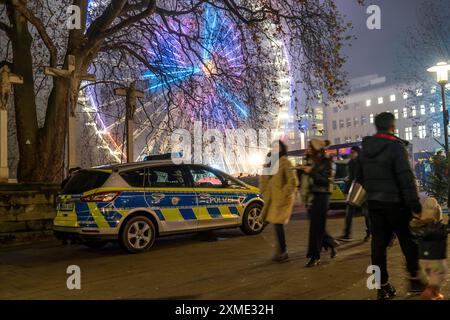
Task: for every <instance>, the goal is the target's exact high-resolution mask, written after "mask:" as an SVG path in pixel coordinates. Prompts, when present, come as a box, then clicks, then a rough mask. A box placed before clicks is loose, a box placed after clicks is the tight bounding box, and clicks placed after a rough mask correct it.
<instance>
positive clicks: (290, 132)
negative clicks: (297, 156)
mask: <svg viewBox="0 0 450 320" xmlns="http://www.w3.org/2000/svg"><path fill="white" fill-rule="evenodd" d="M294 139H295V131H289V140H294Z"/></svg>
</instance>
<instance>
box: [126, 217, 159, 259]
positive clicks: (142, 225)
mask: <svg viewBox="0 0 450 320" xmlns="http://www.w3.org/2000/svg"><path fill="white" fill-rule="evenodd" d="M155 234H156V232H155V225H154V224H153V222H152V221H151V220H150V219H148V218H147V217H144V216H137V217H134V218H131V219H130V220H128V221H127V222H126V224H125V226H124V227H123V229H122V232H121V235H120V244H121V246H122V247H123V248H124V249H125V250H126V251H128V252H130V253H140V252H144V251H147V250H148V249H150V248H151V247H152V245H153V243H154V242H155Z"/></svg>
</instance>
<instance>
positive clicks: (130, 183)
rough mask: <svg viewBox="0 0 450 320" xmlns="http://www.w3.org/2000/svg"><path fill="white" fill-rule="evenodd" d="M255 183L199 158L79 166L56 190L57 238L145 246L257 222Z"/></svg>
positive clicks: (259, 226) (258, 225)
mask: <svg viewBox="0 0 450 320" xmlns="http://www.w3.org/2000/svg"><path fill="white" fill-rule="evenodd" d="M262 207H263V201H262V199H261V197H260V194H259V190H258V188H256V187H252V186H249V185H247V184H245V183H244V182H241V181H239V180H237V179H235V178H233V177H231V176H229V175H227V174H226V173H223V172H221V171H219V170H216V169H213V168H211V167H208V166H204V165H188V164H180V165H175V164H173V162H172V161H170V160H157V161H155V160H154V161H144V162H140V163H129V164H121V165H112V166H105V167H97V168H92V169H86V170H79V171H77V172H75V174H74V175H73V176H72V177H71V178H70V180H69V181H68V182H67V184H66V185H65V187H64V189H63V190H62V194H61V195H60V196H59V197H58V204H57V216H56V218H55V219H54V232H55V235H56V237H57V238H58V239H61V240H63V241H67V240H71V241H75V242H81V243H83V244H85V245H87V246H89V247H101V246H103V245H104V244H106V243H107V242H108V241H112V240H116V241H119V243H120V245H121V246H122V248H123V249H125V250H126V251H128V252H130V253H139V252H143V251H146V250H148V249H150V248H151V247H152V245H153V243H154V241H155V238H156V237H159V236H165V235H171V234H178V233H187V232H197V231H202V230H211V229H222V228H233V227H240V228H241V229H242V231H243V232H244V233H246V234H249V235H254V234H258V233H260V232H261V231H262V230H263V228H264V222H263V221H262V218H261V209H262Z"/></svg>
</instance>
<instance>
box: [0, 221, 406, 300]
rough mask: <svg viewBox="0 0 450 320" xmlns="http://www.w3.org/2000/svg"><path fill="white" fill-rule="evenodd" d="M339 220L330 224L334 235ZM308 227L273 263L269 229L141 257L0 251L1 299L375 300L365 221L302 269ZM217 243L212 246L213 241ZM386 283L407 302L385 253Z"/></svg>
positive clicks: (168, 244) (294, 224) (399, 271)
mask: <svg viewBox="0 0 450 320" xmlns="http://www.w3.org/2000/svg"><path fill="white" fill-rule="evenodd" d="M343 222H344V221H343V219H342V217H334V218H331V219H329V221H328V226H329V228H328V229H329V231H330V232H331V234H333V235H336V236H337V235H339V234H340V233H341V230H342V227H343ZM307 223H308V221H307V220H305V219H304V218H303V216H302V215H299V214H296V215H294V216H293V219H292V220H291V223H290V224H289V225H288V226H287V230H286V232H287V243H288V247H289V253H290V257H291V258H290V260H289V261H288V262H285V263H281V264H278V263H274V262H272V261H271V260H270V258H271V256H272V254H273V251H274V240H275V239H274V233H273V230H272V226H269V227H268V228H266V230H264V232H263V233H262V234H260V235H257V236H244V235H243V234H242V233H241V232H240V230H239V229H230V230H222V231H214V232H213V235H214V238H213V239H211V238H210V237H205V236H202V235H198V234H197V235H195V234H193V235H180V236H172V237H166V238H162V239H159V240H157V242H156V244H155V246H154V248H153V249H152V250H151V251H149V252H147V253H144V254H139V255H129V254H125V253H123V252H122V251H121V250H120V249H119V247H118V246H117V245H115V244H110V245H108V246H106V247H105V248H102V249H96V250H94V249H88V248H85V247H83V246H79V245H71V246H63V245H61V244H60V243H58V242H56V241H47V242H40V243H36V244H33V245H23V246H16V247H9V248H3V249H0V284H1V285H0V299H374V297H375V292H374V291H373V290H368V289H367V287H366V280H367V277H368V274H366V269H367V267H368V266H369V264H370V257H369V253H370V249H369V243H364V242H362V240H360V239H362V238H363V236H364V227H363V225H364V220H363V218H362V217H357V218H355V221H354V229H355V232H354V233H355V234H354V236H355V238H356V239H358V240H357V241H354V242H351V243H344V244H342V245H341V246H340V248H339V255H338V257H336V258H335V259H333V260H331V259H330V258H329V254H328V253H326V252H325V253H324V255H323V258H322V265H320V266H319V267H317V268H312V269H308V268H305V267H304V264H305V263H306V258H305V254H306V246H307V236H308V224H307ZM211 240H215V241H211ZM69 265H78V266H80V268H81V290H68V289H67V288H66V279H67V277H68V275H67V274H66V268H67V267H68V266H69ZM389 268H390V274H391V276H392V283H393V284H394V285H395V286H396V287H397V290H398V292H399V297H398V298H399V299H411V297H408V296H407V295H406V287H405V281H404V279H405V277H406V274H405V272H404V267H403V258H402V256H401V253H400V250H399V246H398V244H396V245H395V246H394V247H393V248H392V249H390V250H389Z"/></svg>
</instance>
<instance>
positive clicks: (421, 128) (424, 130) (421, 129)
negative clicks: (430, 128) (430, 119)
mask: <svg viewBox="0 0 450 320" xmlns="http://www.w3.org/2000/svg"><path fill="white" fill-rule="evenodd" d="M426 137H427V128H426V127H425V126H419V138H420V139H424V138H426Z"/></svg>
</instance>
